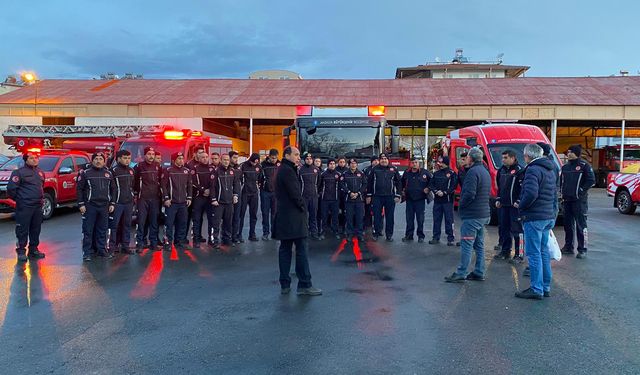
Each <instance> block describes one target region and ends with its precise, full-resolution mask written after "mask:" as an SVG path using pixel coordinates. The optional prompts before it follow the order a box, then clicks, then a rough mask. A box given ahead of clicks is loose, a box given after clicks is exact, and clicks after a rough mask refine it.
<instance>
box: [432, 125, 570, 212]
mask: <svg viewBox="0 0 640 375" xmlns="http://www.w3.org/2000/svg"><path fill="white" fill-rule="evenodd" d="M537 142H544V143H547V144H550V143H551V142H549V139H548V138H547V136H546V135H545V134H544V132H543V131H542V130H541V129H540V128H539V127H537V126H534V125H526V124H517V123H486V124H482V125H474V126H469V127H466V128H462V129H457V130H452V131H450V132H449V133H448V134H447V137H446V138H445V139H444V142H443V144H442V145H441V146H440V147H441V150H440V153H441V154H445V155H449V158H450V164H451V165H450V167H451V168H452V169H453V170H454V171H456V173H457V172H458V169H459V165H461V160H460V159H461V157H460V155H461V154H462V153H466V152H467V151H469V149H470V148H471V147H478V148H480V149H481V150H482V151H483V152H484V162H485V165H486V167H487V169H488V170H489V174H490V175H491V181H492V184H491V210H492V213H491V222H492V224H495V223H497V214H496V212H495V200H496V196H497V189H498V187H497V186H496V182H495V181H496V175H497V173H498V170H499V169H500V167H502V152H504V151H505V150H508V149H509V150H513V151H514V152H515V153H516V157H517V160H518V162H519V163H520V164H521V165H523V166H524V146H526V145H527V144H530V143H537ZM553 158H554V160H555V162H556V163H557V164H558V166H560V161H559V160H558V155H557V154H556V152H555V150H554V151H553ZM459 193H460V188H459V187H458V190H457V192H456V194H457V196H459ZM456 199H457V197H456Z"/></svg>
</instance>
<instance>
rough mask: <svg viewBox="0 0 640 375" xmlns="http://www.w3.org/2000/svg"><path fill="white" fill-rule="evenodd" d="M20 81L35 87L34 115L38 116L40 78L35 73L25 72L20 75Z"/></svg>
mask: <svg viewBox="0 0 640 375" xmlns="http://www.w3.org/2000/svg"><path fill="white" fill-rule="evenodd" d="M20 79H22V82H24V83H25V84H26V85H35V94H34V97H33V115H34V116H37V115H38V85H37V83H38V82H39V80H38V76H37V75H36V74H35V73H34V72H23V73H21V74H20Z"/></svg>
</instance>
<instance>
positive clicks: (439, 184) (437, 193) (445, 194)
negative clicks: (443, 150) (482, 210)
mask: <svg viewBox="0 0 640 375" xmlns="http://www.w3.org/2000/svg"><path fill="white" fill-rule="evenodd" d="M436 165H437V167H438V170H437V171H436V172H435V173H434V174H433V177H432V178H431V181H430V182H429V190H431V192H432V193H433V238H432V239H431V240H430V241H429V243H430V244H431V245H435V244H438V243H440V233H441V230H442V217H443V216H444V231H445V233H446V234H447V245H448V246H454V245H455V243H454V241H455V237H454V235H453V201H454V193H455V191H456V186H457V185H458V176H457V175H456V173H455V172H454V171H453V170H451V168H449V157H448V156H440V157H439V158H438V160H437V164H436Z"/></svg>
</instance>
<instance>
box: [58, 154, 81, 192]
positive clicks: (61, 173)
mask: <svg viewBox="0 0 640 375" xmlns="http://www.w3.org/2000/svg"><path fill="white" fill-rule="evenodd" d="M55 173H56V175H57V181H58V186H57V190H58V196H57V197H56V200H57V202H58V203H64V202H69V201H73V200H75V199H76V176H77V174H76V169H75V167H74V164H73V159H72V158H71V156H67V157H64V158H63V159H62V161H61V162H60V164H59V165H58V169H57V170H56V171H55Z"/></svg>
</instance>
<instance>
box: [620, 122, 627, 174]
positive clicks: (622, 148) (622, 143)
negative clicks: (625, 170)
mask: <svg viewBox="0 0 640 375" xmlns="http://www.w3.org/2000/svg"><path fill="white" fill-rule="evenodd" d="M626 123H627V120H622V139H620V172H622V166H623V165H624V128H625V125H626Z"/></svg>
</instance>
